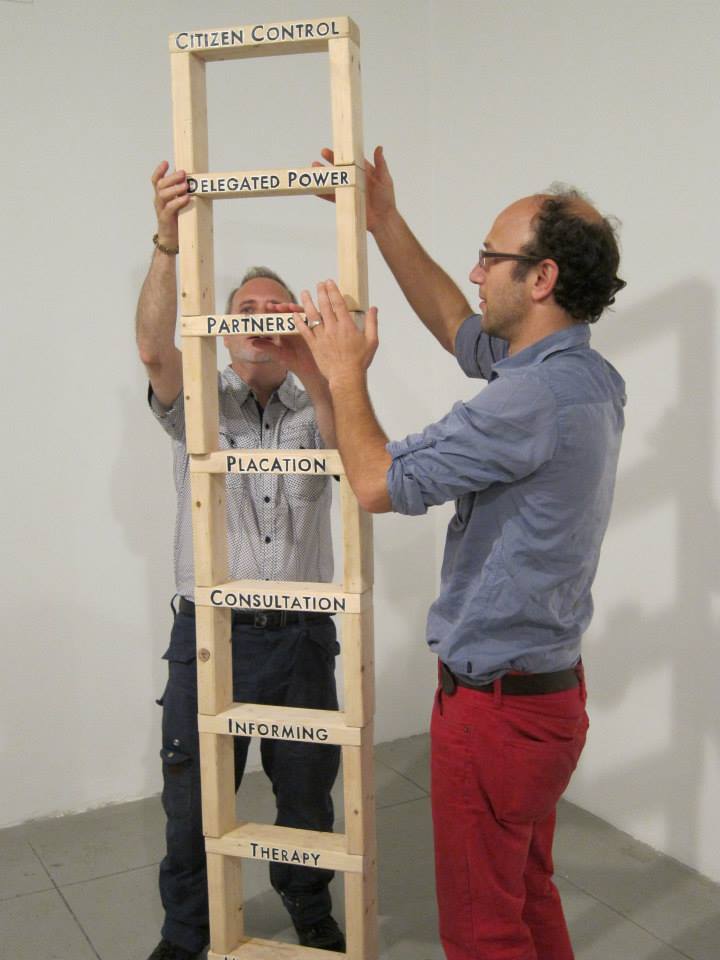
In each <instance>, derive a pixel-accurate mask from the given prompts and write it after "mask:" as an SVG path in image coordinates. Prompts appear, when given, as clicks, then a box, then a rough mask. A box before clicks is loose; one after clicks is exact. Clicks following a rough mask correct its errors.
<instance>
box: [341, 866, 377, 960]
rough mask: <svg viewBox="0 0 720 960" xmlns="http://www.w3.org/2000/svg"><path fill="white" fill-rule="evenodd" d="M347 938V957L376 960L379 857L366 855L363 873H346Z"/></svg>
mask: <svg viewBox="0 0 720 960" xmlns="http://www.w3.org/2000/svg"><path fill="white" fill-rule="evenodd" d="M344 881H345V937H346V940H347V948H346V949H347V953H346V956H347V958H348V960H377V956H378V922H377V858H376V855H375V852H374V849H373V850H367V851H366V854H365V868H364V870H363V872H362V873H346V874H345V878H344Z"/></svg>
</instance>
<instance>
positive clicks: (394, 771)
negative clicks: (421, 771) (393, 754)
mask: <svg viewBox="0 0 720 960" xmlns="http://www.w3.org/2000/svg"><path fill="white" fill-rule="evenodd" d="M375 763H376V764H377V763H381V764H382V765H383V766H384V767H387V769H388V770H392V772H393V773H396V774H397V775H398V776H399V777H402V778H403V780H405V781H406V782H407V783H412V785H413V786H414V787H417V788H418V790H422V792H423V793H424V794H425V796H426V797H429V796H430V791H429V790H426V789H425V787H424V786H423V785H422V784H421V783H418V782H417V780H413V778H412V777H408V776H407V775H406V774H404V773H403V772H402V770H396V769H395V767H392V766H390V764H389V763H388V762H387V760H376V761H375Z"/></svg>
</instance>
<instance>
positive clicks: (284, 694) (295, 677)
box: [136, 162, 345, 960]
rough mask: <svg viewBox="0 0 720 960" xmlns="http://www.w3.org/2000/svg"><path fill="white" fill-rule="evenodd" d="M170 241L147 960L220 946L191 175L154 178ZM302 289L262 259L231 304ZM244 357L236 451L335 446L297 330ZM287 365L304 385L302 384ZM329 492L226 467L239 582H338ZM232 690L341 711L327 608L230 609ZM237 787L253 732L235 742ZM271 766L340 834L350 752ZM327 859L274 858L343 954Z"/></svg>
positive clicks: (147, 343) (284, 752) (146, 337)
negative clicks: (189, 381)
mask: <svg viewBox="0 0 720 960" xmlns="http://www.w3.org/2000/svg"><path fill="white" fill-rule="evenodd" d="M152 182H153V187H154V191H155V210H156V213H157V222H158V232H157V236H156V238H155V243H156V247H157V249H156V250H155V252H154V254H153V259H152V262H151V265H150V270H149V272H148V275H147V277H146V279H145V282H144V284H143V287H142V290H141V293H140V299H139V302H138V309H137V319H136V335H137V344H138V350H139V353H140V358H141V360H142V361H143V363H144V364H145V367H146V369H147V371H148V376H149V379H150V388H149V402H150V407H151V409H152V411H153V413H154V414H155V416H156V418H157V419H158V421H159V422H160V424H161V426H162V427H163V428H164V429H165V431H166V432H167V433H168V434H169V436H170V437H171V439H172V441H173V453H174V474H175V487H176V491H177V498H178V507H177V517H176V525H175V551H174V553H175V578H176V591H177V594H178V597H179V600H178V607H177V611H176V613H175V620H174V624H173V629H172V634H171V639H170V646H169V648H168V650H167V652H166V653H165V655H164V658H165V659H166V660H168V667H169V670H168V684H167V687H166V690H165V693H164V695H163V698H162V707H163V723H162V736H163V741H162V742H163V746H162V750H161V757H162V767H163V794H162V799H163V806H164V809H165V813H166V816H167V831H166V835H167V853H166V856H165V858H164V859H163V861H162V863H161V864H160V893H161V897H162V902H163V906H164V908H165V922H164V924H163V928H162V939H161V941H160V943H159V944H158V946H157V947H156V948H155V950H154V951H153V952H152V954H151V955H150V958H149V960H192V958H195V957H199V956H200V954H201V952H202V950H203V949H204V947H205V945H206V944H207V942H208V901H207V876H206V865H205V845H204V839H203V833H202V817H201V799H200V763H199V748H198V732H197V689H196V661H195V605H194V602H193V589H194V576H193V555H192V529H191V510H190V474H189V461H188V454H187V449H186V445H185V418H184V407H183V392H182V361H181V354H180V351H179V350H178V349H177V348H176V346H175V324H176V316H177V281H176V271H175V256H174V253H176V252H177V244H178V225H177V217H178V212H179V211H180V210H181V209H182V208H183V207H184V206H185V205H186V204H187V203H189V202H190V199H191V198H190V196H189V195H188V193H187V180H186V176H185V173H184V171H182V170H178V171H175V172H173V173H169V171H168V164H167V163H165V162H163V163H161V164H160V165H159V166H158V167H157V168H156V170H155V171H154V173H153V177H152ZM293 299H294V298H293V295H292V293H291V292H290V290H289V289H288V287H287V285H286V284H285V283H284V282H283V281H282V280H281V279H280V277H278V276H277V274H275V273H273V272H272V271H270V270H267V269H265V268H253V269H252V270H250V271H249V272H248V273H247V274H246V275H245V277H244V278H243V280H242V282H241V284H240V286H239V287H238V288H237V289H236V290H234V291H233V292H232V294H231V295H230V298H229V301H228V312H229V313H242V314H248V313H275V312H283V309H285V310H289V309H290V306H291V305H292V301H293ZM224 343H225V346H226V348H227V350H228V352H229V354H230V365H229V366H228V367H226V368H225V370H223V371H222V373H220V374H219V375H218V390H219V409H220V446H221V447H222V448H223V449H227V448H230V447H238V448H266V449H275V448H280V447H287V448H290V449H293V448H294V449H298V448H301V447H307V448H311V447H318V446H327V447H334V446H335V436H334V426H333V417H332V405H331V403H330V397H329V392H328V388H327V384H326V382H325V380H324V378H323V377H322V376H321V375H320V373H319V371H318V369H317V366H316V365H315V362H314V360H313V359H312V355H311V354H310V351H309V350H308V349H307V347H306V346H305V344H304V343H303V341H302V339H301V338H299V337H288V338H283V339H282V340H281V339H280V338H273V340H272V341H270V340H268V339H267V338H261V337H242V336H226V337H225V338H224ZM288 371H291V372H292V373H293V374H295V375H296V376H297V377H298V379H300V380H301V381H302V383H303V385H304V386H305V391H303V390H301V389H300V388H299V387H298V386H297V385H296V384H295V383H294V382H293V379H292V378H291V377H289V376H288ZM330 501H331V490H330V485H329V480H328V478H327V477H323V476H319V477H318V476H313V477H300V476H297V477H296V476H292V475H280V476H278V475H272V474H258V475H255V476H247V475H240V474H236V475H228V477H227V505H228V510H227V529H228V552H229V564H230V578H231V579H237V580H241V579H242V580H286V581H287V580H303V581H330V580H331V579H332V573H333V557H332V542H331V533H330ZM232 644H233V698H234V700H235V701H236V702H250V703H271V704H279V705H282V706H288V707H305V708H315V709H325V710H337V709H338V702H337V693H336V688H335V674H334V670H335V656H336V654H337V653H338V651H339V646H338V643H337V640H336V637H335V624H334V623H333V621H332V619H331V617H330V616H329V615H328V614H321V613H305V614H302V613H301V614H297V613H286V612H284V611H283V612H277V611H260V612H257V613H251V612H247V611H241V610H233V611H232ZM234 745H235V767H236V784H237V785H238V786H239V784H240V780H241V778H242V774H243V770H244V767H245V762H246V758H247V751H248V746H249V740H248V739H247V738H241V737H236V738H235V740H234ZM260 748H261V755H262V763H263V769H264V770H265V772H266V774H267V776H268V777H269V779H270V780H271V782H272V785H273V791H274V793H275V796H276V803H277V818H276V821H275V822H276V823H277V824H278V825H281V826H287V827H298V828H302V829H312V830H322V831H330V830H332V826H333V805H332V800H331V797H330V791H331V789H332V786H333V784H334V782H335V778H336V776H337V771H338V766H339V747H336V746H330V745H327V744H310V743H304V744H298V743H294V742H292V741H285V740H272V739H263V740H261V745H260ZM332 876H333V874H332V872H331V871H329V870H321V869H311V868H308V867H299V866H291V865H289V864H280V863H273V864H272V865H271V866H270V879H271V882H272V885H273V887H274V888H275V889H276V890H277V891H278V893H279V894H280V896H281V897H282V900H283V902H284V904H285V906H286V908H287V910H288V912H289V913H290V916H291V919H292V921H293V924H294V926H295V928H296V930H297V933H298V938H299V941H300V943H301V944H303V945H304V946H310V947H316V948H320V949H328V950H338V951H343V950H344V949H345V941H344V937H343V935H342V932H341V931H340V929H339V928H338V926H337V924H336V922H335V920H334V919H333V918H332V916H331V913H330V911H331V900H330V893H329V890H328V884H329V882H330V880H331V879H332Z"/></svg>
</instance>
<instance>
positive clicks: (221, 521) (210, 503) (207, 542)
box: [190, 473, 228, 606]
mask: <svg viewBox="0 0 720 960" xmlns="http://www.w3.org/2000/svg"><path fill="white" fill-rule="evenodd" d="M190 486H191V497H192V522H193V555H194V562H195V583H196V584H197V585H202V586H211V585H212V584H214V583H221V582H222V581H224V580H225V579H226V577H227V576H228V546H227V532H226V522H227V516H226V507H225V477H224V476H223V475H222V474H213V473H193V474H191V478H190ZM215 606H218V604H215Z"/></svg>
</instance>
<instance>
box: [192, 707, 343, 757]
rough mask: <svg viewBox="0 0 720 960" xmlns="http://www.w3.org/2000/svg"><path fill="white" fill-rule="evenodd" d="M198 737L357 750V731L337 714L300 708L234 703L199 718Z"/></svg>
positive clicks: (341, 715)
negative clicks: (210, 735) (215, 735)
mask: <svg viewBox="0 0 720 960" xmlns="http://www.w3.org/2000/svg"><path fill="white" fill-rule="evenodd" d="M198 729H199V730H200V732H201V733H225V734H231V735H232V736H234V737H260V738H261V739H269V740H293V741H297V742H298V743H338V744H342V745H347V746H355V747H358V746H360V742H361V741H360V733H361V730H360V727H350V726H348V724H347V723H346V722H345V714H344V713H342V712H341V711H339V710H305V709H303V708H302V707H277V706H266V705H263V704H259V703H235V704H233V706H232V707H231V708H230V709H229V710H224V711H223V712H222V713H218V714H217V715H216V716H214V717H211V716H206V715H204V714H199V715H198Z"/></svg>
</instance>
